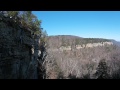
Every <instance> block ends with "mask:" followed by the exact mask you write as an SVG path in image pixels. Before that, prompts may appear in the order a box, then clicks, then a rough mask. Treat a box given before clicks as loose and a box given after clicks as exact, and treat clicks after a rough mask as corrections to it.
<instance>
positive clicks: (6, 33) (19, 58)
mask: <svg viewBox="0 0 120 90" xmlns="http://www.w3.org/2000/svg"><path fill="white" fill-rule="evenodd" d="M39 38H40V37H39V36H34V37H33V36H32V34H31V32H30V31H29V30H25V29H24V28H20V27H19V26H15V27H14V26H13V25H12V23H11V22H10V20H9V19H5V20H2V19H0V79H37V78H38V75H37V58H38V51H39V43H40V42H39Z"/></svg>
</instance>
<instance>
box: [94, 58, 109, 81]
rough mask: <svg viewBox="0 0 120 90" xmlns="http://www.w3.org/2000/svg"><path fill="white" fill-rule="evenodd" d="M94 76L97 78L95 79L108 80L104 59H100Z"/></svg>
mask: <svg viewBox="0 0 120 90" xmlns="http://www.w3.org/2000/svg"><path fill="white" fill-rule="evenodd" d="M95 75H96V76H97V77H98V78H97V79H107V78H109V76H108V73H107V64H106V62H105V59H102V60H101V61H100V62H99V65H98V68H97V71H96V73H95Z"/></svg>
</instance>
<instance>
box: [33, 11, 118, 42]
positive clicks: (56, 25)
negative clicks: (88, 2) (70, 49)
mask: <svg viewBox="0 0 120 90" xmlns="http://www.w3.org/2000/svg"><path fill="white" fill-rule="evenodd" d="M33 14H35V15H36V16H37V17H38V19H39V20H42V24H41V26H42V28H43V29H44V30H46V31H47V34H48V35H49V36H55V35H73V36H79V37H83V38H105V39H114V40H117V41H120V11H33Z"/></svg>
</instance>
